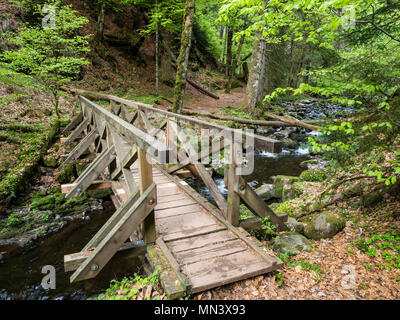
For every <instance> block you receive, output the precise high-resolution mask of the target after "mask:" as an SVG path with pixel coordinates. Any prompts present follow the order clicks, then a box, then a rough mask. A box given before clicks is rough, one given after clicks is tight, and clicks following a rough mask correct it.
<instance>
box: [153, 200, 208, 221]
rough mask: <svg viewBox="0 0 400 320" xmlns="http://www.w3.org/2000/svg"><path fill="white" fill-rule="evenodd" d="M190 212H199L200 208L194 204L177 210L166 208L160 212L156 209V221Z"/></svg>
mask: <svg viewBox="0 0 400 320" xmlns="http://www.w3.org/2000/svg"><path fill="white" fill-rule="evenodd" d="M192 212H201V207H200V206H199V205H198V204H197V203H196V204H189V205H186V206H182V207H179V208H168V209H161V210H160V209H157V208H156V210H155V214H156V217H157V219H163V218H169V217H173V216H179V215H182V214H187V213H192Z"/></svg>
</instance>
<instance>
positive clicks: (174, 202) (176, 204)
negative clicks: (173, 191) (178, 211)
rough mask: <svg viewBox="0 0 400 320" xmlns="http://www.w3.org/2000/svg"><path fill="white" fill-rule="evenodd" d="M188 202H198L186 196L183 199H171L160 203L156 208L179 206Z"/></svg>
mask: <svg viewBox="0 0 400 320" xmlns="http://www.w3.org/2000/svg"><path fill="white" fill-rule="evenodd" d="M188 204H196V201H194V200H193V199H190V198H186V199H183V200H176V201H171V202H169V203H159V204H158V205H157V207H156V210H162V209H169V208H178V207H182V206H186V205H188Z"/></svg>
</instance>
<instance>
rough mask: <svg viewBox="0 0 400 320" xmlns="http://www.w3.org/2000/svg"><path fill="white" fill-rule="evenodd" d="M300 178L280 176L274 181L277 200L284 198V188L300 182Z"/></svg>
mask: <svg viewBox="0 0 400 320" xmlns="http://www.w3.org/2000/svg"><path fill="white" fill-rule="evenodd" d="M299 181H300V179H299V177H292V176H284V175H278V176H276V177H275V180H274V192H275V196H276V197H277V198H282V192H283V186H285V185H289V184H293V183H295V182H299Z"/></svg>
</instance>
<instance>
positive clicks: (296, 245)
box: [273, 232, 311, 255]
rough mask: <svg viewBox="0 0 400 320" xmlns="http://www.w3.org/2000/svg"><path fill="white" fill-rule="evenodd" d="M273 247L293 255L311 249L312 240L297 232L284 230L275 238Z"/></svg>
mask: <svg viewBox="0 0 400 320" xmlns="http://www.w3.org/2000/svg"><path fill="white" fill-rule="evenodd" d="M273 249H274V250H276V251H278V252H280V253H287V254H291V255H295V254H299V253H300V252H301V251H304V250H309V249H311V242H310V241H309V240H308V239H307V238H306V237H304V236H302V235H301V234H299V233H296V232H284V233H283V234H282V235H280V236H278V237H276V238H275V239H274V240H273Z"/></svg>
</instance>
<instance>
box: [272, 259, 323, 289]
mask: <svg viewBox="0 0 400 320" xmlns="http://www.w3.org/2000/svg"><path fill="white" fill-rule="evenodd" d="M279 259H281V260H282V261H283V262H284V263H286V264H287V265H289V266H291V267H296V266H301V270H304V271H313V275H312V276H311V278H312V279H313V280H315V281H317V282H321V281H322V276H323V274H324V271H323V270H322V269H321V267H320V266H319V265H318V264H317V263H313V262H309V261H304V260H301V259H300V260H295V259H294V258H293V257H292V256H290V255H289V254H287V253H281V254H280V255H279ZM284 278H285V274H284V273H278V274H276V275H275V281H276V282H277V284H278V285H279V286H282V285H284V283H285V282H284V281H285V280H284Z"/></svg>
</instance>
